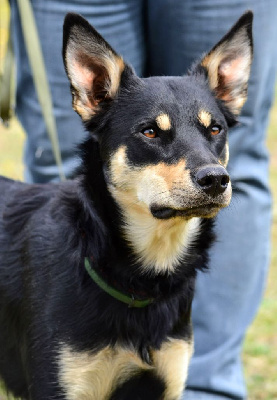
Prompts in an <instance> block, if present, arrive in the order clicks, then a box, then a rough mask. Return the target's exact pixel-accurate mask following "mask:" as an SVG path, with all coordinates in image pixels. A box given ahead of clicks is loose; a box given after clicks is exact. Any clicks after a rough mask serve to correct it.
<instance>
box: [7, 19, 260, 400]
mask: <svg viewBox="0 0 277 400" xmlns="http://www.w3.org/2000/svg"><path fill="white" fill-rule="evenodd" d="M251 26H252V13H251V12H247V13H246V14H244V15H243V16H242V17H241V18H240V20H239V21H238V22H237V23H236V25H235V26H234V27H233V28H232V29H231V31H230V32H229V33H228V34H227V35H226V36H225V37H224V38H223V39H222V40H221V41H220V42H219V43H218V44H217V45H216V46H215V47H214V48H213V49H212V50H211V51H210V52H209V53H207V54H206V55H205V56H204V57H203V59H202V60H201V61H200V62H199V63H198V64H195V66H194V67H193V68H192V70H191V72H190V74H189V75H188V76H185V77H152V78H147V79H140V78H138V77H137V76H136V75H135V74H134V72H133V70H132V68H131V67H130V66H128V65H126V64H125V63H124V61H123V60H122V58H121V57H119V56H118V55H117V54H116V53H115V52H114V50H113V49H112V48H111V47H110V46H109V45H108V44H107V43H106V42H105V41H104V39H103V38H102V37H101V36H100V35H99V34H98V33H97V32H96V31H95V30H94V29H93V28H92V27H91V26H90V25H89V24H88V22H87V21H85V20H84V19H83V18H82V17H80V16H78V15H75V14H69V15H68V16H67V17H66V20H65V25H64V49H63V54H64V62H65V68H66V71H67V74H68V76H69V80H70V83H71V90H72V96H73V107H74V109H75V110H76V111H77V112H78V113H79V114H80V115H81V117H82V119H83V121H84V123H85V126H86V128H87V129H88V131H89V132H90V133H91V135H90V137H89V138H88V140H87V141H86V142H85V143H84V144H83V145H82V146H81V155H82V167H81V169H80V171H79V174H78V177H77V178H76V179H74V180H72V181H68V182H66V183H61V184H47V185H28V184H24V183H19V182H14V181H11V180H9V179H5V178H1V180H0V184H1V189H0V190H1V192H0V193H1V196H0V205H1V211H0V212H1V223H0V304H1V309H0V375H1V377H2V378H3V380H4V382H5V384H6V386H7V389H8V390H10V391H11V392H12V393H14V394H15V395H17V396H20V397H21V398H23V399H32V400H50V399H51V400H54V399H55V400H56V399H64V400H65V399H67V400H123V399H125V400H138V399H143V400H150V399H151V400H158V399H164V400H177V399H179V398H180V396H181V394H182V391H183V388H184V385H185V381H186V376H187V368H188V364H189V360H190V357H191V354H192V347H193V343H192V331H191V324H190V307H191V301H192V297H193V291H194V281H195V277H196V273H197V270H200V269H203V268H205V267H206V264H207V258H208V257H207V250H208V248H209V246H210V244H211V242H212V239H213V233H212V220H213V217H214V216H215V215H216V214H217V212H218V211H219V209H221V208H222V207H226V206H227V205H228V204H229V202H230V198H231V183H230V181H229V176H228V174H227V172H226V170H225V166H226V164H227V161H228V147H227V139H226V136H227V130H228V128H229V127H230V126H233V125H234V124H235V123H236V118H237V116H238V114H239V112H240V109H241V107H242V105H243V103H244V102H245V99H246V92H247V81H248V78H249V70H250V64H251V60H252V36H251Z"/></svg>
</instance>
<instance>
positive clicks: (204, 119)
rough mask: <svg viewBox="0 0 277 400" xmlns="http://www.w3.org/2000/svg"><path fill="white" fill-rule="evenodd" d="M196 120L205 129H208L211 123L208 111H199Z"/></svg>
mask: <svg viewBox="0 0 277 400" xmlns="http://www.w3.org/2000/svg"><path fill="white" fill-rule="evenodd" d="M198 120H199V122H200V124H202V125H204V126H205V128H208V127H209V126H210V125H211V123H212V116H211V114H210V113H209V112H208V111H205V110H200V111H199V113H198Z"/></svg>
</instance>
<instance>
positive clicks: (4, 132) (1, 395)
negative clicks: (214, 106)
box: [0, 0, 277, 400]
mask: <svg viewBox="0 0 277 400" xmlns="http://www.w3.org/2000/svg"><path fill="white" fill-rule="evenodd" d="M8 17H9V15H8V8H7V3H6V1H5V0H0V73H2V71H3V57H4V54H5V50H6V41H7V28H8ZM275 99H276V100H275V104H274V106H273V108H272V111H271V120H270V126H269V131H268V140H267V145H268V149H269V152H270V156H271V167H270V179H271V188H272V194H273V198H274V199H275V201H274V202H273V204H274V206H273V224H272V258H271V268H270V272H269V276H268V283H267V288H266V292H265V295H264V299H263V302H262V304H261V307H260V310H259V313H258V315H257V317H256V319H255V321H254V322H253V324H252V326H251V327H250V329H249V331H248V334H247V337H246V340H245V344H244V349H243V359H244V365H245V377H246V382H247V386H248V391H249V400H277V366H276V360H277V333H276V332H277V290H276V289H277V283H276V282H277V203H276V199H277V88H276V96H275ZM23 146H24V132H23V130H22V128H21V126H20V124H19V123H18V121H17V120H16V118H15V117H14V118H12V120H11V123H10V124H9V126H8V127H4V126H3V125H2V124H1V123H0V174H1V175H5V176H7V177H10V178H14V179H18V180H22V179H23V171H24V167H23V163H22V152H23ZM7 399H9V400H12V398H11V397H6V395H5V391H4V389H2V391H1V384H0V400H7Z"/></svg>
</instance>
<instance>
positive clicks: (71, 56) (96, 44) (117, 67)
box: [64, 15, 125, 121]
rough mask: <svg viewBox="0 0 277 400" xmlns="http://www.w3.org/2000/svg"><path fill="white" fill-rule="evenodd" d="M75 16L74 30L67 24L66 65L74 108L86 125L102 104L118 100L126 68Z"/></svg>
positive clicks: (97, 36)
mask: <svg viewBox="0 0 277 400" xmlns="http://www.w3.org/2000/svg"><path fill="white" fill-rule="evenodd" d="M73 16H74V18H73V22H71V26H69V27H68V26H67V25H69V23H70V22H65V27H66V28H64V29H67V32H66V33H65V41H66V43H64V63H65V67H66V71H67V74H68V77H69V80H70V83H71V88H72V99H73V108H74V110H75V111H77V112H78V114H80V116H81V117H82V119H83V120H85V121H86V120H89V119H90V118H91V117H92V115H94V114H95V113H96V112H97V111H98V110H99V105H100V103H101V102H103V101H109V100H111V99H113V98H114V97H115V96H116V94H117V92H118V89H119V85H120V80H121V74H122V72H123V70H124V67H125V64H124V62H123V60H122V58H121V57H120V56H118V55H117V54H116V53H115V51H114V50H113V49H112V48H111V47H110V46H109V45H108V43H107V42H106V41H105V40H104V39H103V38H102V37H101V36H100V35H99V34H98V32H96V31H95V30H94V29H93V28H92V27H91V26H90V25H89V23H88V22H87V21H85V20H84V19H83V18H82V17H80V16H75V15H73ZM71 19H72V18H71ZM69 21H70V17H69Z"/></svg>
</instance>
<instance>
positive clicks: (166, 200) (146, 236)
mask: <svg viewBox="0 0 277 400" xmlns="http://www.w3.org/2000/svg"><path fill="white" fill-rule="evenodd" d="M110 170H111V181H112V185H110V186H109V189H110V191H111V193H112V195H113V197H114V198H115V200H116V201H117V203H118V204H119V206H120V207H121V210H122V214H123V217H124V222H125V224H124V230H125V237H126V240H128V241H129V243H130V245H131V246H132V247H133V249H134V252H135V253H136V254H137V255H138V258H139V259H140V260H141V261H142V264H143V265H144V268H145V270H147V269H150V270H155V271H156V272H157V273H158V272H161V271H173V270H174V268H175V265H176V264H177V263H178V261H179V259H180V257H181V256H182V255H183V253H184V251H185V250H186V246H188V245H189V240H194V238H195V236H196V235H197V234H198V226H199V219H198V218H192V219H190V220H186V219H184V218H181V217H177V218H173V219H169V220H159V219H156V218H154V217H153V216H152V214H151V212H150V209H149V207H150V205H151V204H152V203H157V204H162V205H163V206H164V207H171V208H175V209H178V208H180V207H181V206H182V204H183V202H184V201H185V198H186V189H187V191H188V192H190V193H193V190H195V189H194V186H193V184H192V182H191V179H190V174H189V171H187V170H185V161H184V160H181V161H179V162H178V163H176V164H173V165H166V164H165V163H159V164H157V165H151V166H146V167H144V168H138V167H131V166H130V165H129V164H128V160H127V157H126V149H125V148H124V147H121V148H120V149H119V150H118V151H117V152H116V153H115V155H114V156H113V157H112V161H111V167H110Z"/></svg>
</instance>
